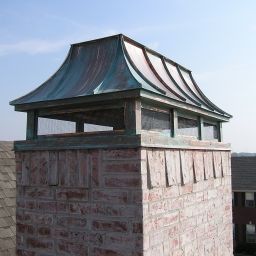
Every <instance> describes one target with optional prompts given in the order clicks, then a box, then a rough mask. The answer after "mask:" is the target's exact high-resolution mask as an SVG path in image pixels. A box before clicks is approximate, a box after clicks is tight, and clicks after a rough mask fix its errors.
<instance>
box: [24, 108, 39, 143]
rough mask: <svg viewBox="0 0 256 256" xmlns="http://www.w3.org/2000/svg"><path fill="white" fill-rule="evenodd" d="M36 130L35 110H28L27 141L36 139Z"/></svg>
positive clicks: (36, 117) (36, 118)
mask: <svg viewBox="0 0 256 256" xmlns="http://www.w3.org/2000/svg"><path fill="white" fill-rule="evenodd" d="M37 130H38V116H37V113H36V111H35V110H30V111H28V112H27V133H26V139H27V140H34V139H36V138H37Z"/></svg>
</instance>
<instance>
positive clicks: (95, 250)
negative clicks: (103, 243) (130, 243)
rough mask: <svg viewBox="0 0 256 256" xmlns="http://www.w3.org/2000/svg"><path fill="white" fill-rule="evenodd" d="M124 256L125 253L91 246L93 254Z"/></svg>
mask: <svg viewBox="0 0 256 256" xmlns="http://www.w3.org/2000/svg"><path fill="white" fill-rule="evenodd" d="M103 255H104V256H125V255H127V254H125V253H120V252H118V251H116V250H108V249H102V248H93V256H103Z"/></svg>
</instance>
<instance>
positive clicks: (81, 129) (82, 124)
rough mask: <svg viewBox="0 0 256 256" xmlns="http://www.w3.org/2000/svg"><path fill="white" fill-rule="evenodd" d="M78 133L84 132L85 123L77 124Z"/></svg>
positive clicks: (79, 122)
mask: <svg viewBox="0 0 256 256" xmlns="http://www.w3.org/2000/svg"><path fill="white" fill-rule="evenodd" d="M76 132H84V122H81V121H78V122H76Z"/></svg>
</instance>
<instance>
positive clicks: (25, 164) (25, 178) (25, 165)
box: [21, 153, 31, 186]
mask: <svg viewBox="0 0 256 256" xmlns="http://www.w3.org/2000/svg"><path fill="white" fill-rule="evenodd" d="M30 168H31V163H30V154H27V153H22V163H21V184H22V185H23V186H27V185H29V174H30Z"/></svg>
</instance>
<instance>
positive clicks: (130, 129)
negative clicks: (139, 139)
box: [124, 99, 141, 135]
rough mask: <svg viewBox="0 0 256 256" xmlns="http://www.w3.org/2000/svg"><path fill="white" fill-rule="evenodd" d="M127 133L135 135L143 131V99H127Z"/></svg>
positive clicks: (125, 120) (125, 116)
mask: <svg viewBox="0 0 256 256" xmlns="http://www.w3.org/2000/svg"><path fill="white" fill-rule="evenodd" d="M124 124H125V133H126V134H129V135H135V134H140V133H141V101H140V100H138V99H132V100H127V101H126V102H125V107H124Z"/></svg>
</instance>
